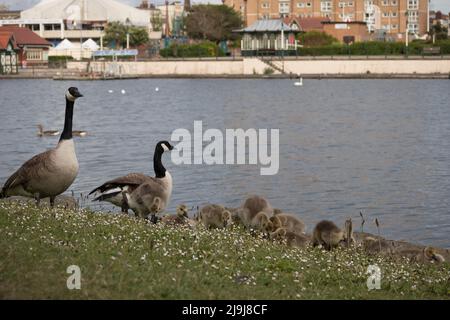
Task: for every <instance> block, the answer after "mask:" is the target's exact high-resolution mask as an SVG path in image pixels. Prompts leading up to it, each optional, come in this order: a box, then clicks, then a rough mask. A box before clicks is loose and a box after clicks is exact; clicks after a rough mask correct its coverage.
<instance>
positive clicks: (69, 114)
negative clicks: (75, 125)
mask: <svg viewBox="0 0 450 320" xmlns="http://www.w3.org/2000/svg"><path fill="white" fill-rule="evenodd" d="M73 105H74V101H70V100H69V99H67V98H66V117H65V119H64V130H63V132H62V133H61V138H60V139H59V141H61V140H69V139H72V119H73Z"/></svg>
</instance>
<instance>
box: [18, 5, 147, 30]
mask: <svg viewBox="0 0 450 320" xmlns="http://www.w3.org/2000/svg"><path fill="white" fill-rule="evenodd" d="M71 8H72V10H69V9H71ZM73 8H78V10H79V11H78V12H77V14H76V13H75V12H74V10H73ZM74 15H75V17H74ZM76 16H78V18H77V19H81V20H82V21H121V22H126V20H127V19H128V20H129V21H130V22H131V23H132V24H135V25H144V26H146V25H148V24H149V23H150V15H149V13H148V11H146V10H140V9H137V8H134V7H132V6H129V5H127V4H124V3H122V2H119V1H116V0H42V1H41V2H39V3H38V4H37V5H35V6H34V7H32V8H30V9H27V10H24V11H22V13H21V14H20V17H21V18H22V19H73V18H76Z"/></svg>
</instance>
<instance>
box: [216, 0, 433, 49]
mask: <svg viewBox="0 0 450 320" xmlns="http://www.w3.org/2000/svg"><path fill="white" fill-rule="evenodd" d="M224 3H225V4H226V5H228V6H230V7H233V8H235V10H237V11H239V12H241V14H242V16H243V17H244V20H245V25H246V26H249V25H251V24H252V23H253V22H255V21H256V20H258V19H277V18H280V17H297V18H300V19H301V18H317V17H320V18H328V19H330V20H332V21H336V22H347V21H364V22H366V24H367V28H368V31H369V32H382V33H384V34H386V35H388V36H391V37H392V38H396V39H398V40H400V39H402V38H403V39H404V37H405V34H406V30H407V28H408V31H409V33H410V34H416V35H419V36H421V35H423V34H425V33H426V32H427V31H428V30H429V22H428V14H429V12H428V5H429V4H428V0H224Z"/></svg>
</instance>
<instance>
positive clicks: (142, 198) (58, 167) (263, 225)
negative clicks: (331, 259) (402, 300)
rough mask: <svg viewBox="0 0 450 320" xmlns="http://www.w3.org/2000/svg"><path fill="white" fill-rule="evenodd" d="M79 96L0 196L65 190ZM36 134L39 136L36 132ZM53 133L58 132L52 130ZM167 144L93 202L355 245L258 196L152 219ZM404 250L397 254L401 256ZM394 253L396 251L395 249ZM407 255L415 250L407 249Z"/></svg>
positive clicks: (384, 245) (72, 96)
mask: <svg viewBox="0 0 450 320" xmlns="http://www.w3.org/2000/svg"><path fill="white" fill-rule="evenodd" d="M82 96H83V95H82V94H81V93H80V92H79V91H78V89H77V88H75V87H70V88H69V89H68V90H67V92H66V94H65V98H66V110H65V120H64V129H63V131H62V133H61V136H60V140H59V142H58V144H57V145H56V147H55V148H53V149H50V150H47V151H45V152H43V153H40V154H38V155H36V156H34V157H32V158H31V159H30V160H28V161H26V162H25V163H24V164H23V165H22V166H21V167H20V168H19V169H18V170H16V171H15V172H14V173H13V174H12V175H11V176H10V177H9V178H8V179H7V181H6V182H5V184H4V186H3V188H2V189H1V191H0V198H7V197H10V196H25V197H31V198H34V199H35V200H36V203H37V205H39V202H40V199H42V198H47V197H48V198H50V205H51V206H52V207H53V206H54V203H55V198H56V196H58V195H60V194H61V193H63V192H64V191H66V190H67V189H68V188H69V187H70V186H71V184H72V183H73V181H74V180H75V178H76V177H77V175H78V168H79V165H78V160H77V157H76V153H75V146H74V142H73V138H72V137H73V136H74V135H75V134H76V133H74V132H73V131H72V120H73V111H74V103H75V100H77V99H78V98H80V97H82ZM40 132H41V133H42V135H44V133H43V131H42V128H40ZM58 133H59V132H58ZM172 149H173V146H172V145H171V144H170V143H169V142H168V141H160V142H158V143H157V144H156V147H155V153H154V157H153V168H154V172H155V176H154V177H153V176H148V175H145V174H142V173H129V174H127V175H125V176H122V177H118V178H115V179H112V180H109V181H107V182H105V183H103V184H102V185H101V186H99V187H97V188H95V189H94V190H92V191H91V194H92V193H100V195H98V196H97V197H96V198H95V199H94V200H98V201H108V202H110V203H112V204H114V205H116V206H119V207H121V209H122V212H124V213H127V212H128V209H131V210H132V211H133V212H134V213H135V215H136V216H139V217H141V218H149V217H150V221H152V222H153V223H157V222H162V223H167V224H189V225H198V224H202V225H204V226H205V227H206V228H225V227H227V226H228V225H230V224H241V225H243V226H244V227H245V228H246V229H249V230H258V231H261V232H262V233H263V234H265V235H267V236H268V237H269V238H270V239H274V240H275V239H278V240H281V239H284V240H285V241H286V243H287V244H288V245H290V246H296V247H305V246H307V245H308V244H312V245H313V246H319V245H320V246H322V247H324V248H325V249H327V250H331V249H333V248H336V247H337V246H339V245H341V244H345V243H346V244H347V246H348V245H350V244H352V243H354V242H355V239H354V237H353V232H352V227H351V221H350V225H347V222H348V221H346V225H345V230H344V231H343V230H341V229H340V228H339V227H337V226H336V225H335V224H334V223H333V222H331V221H327V220H323V221H320V222H319V223H318V224H317V225H316V226H315V228H314V230H313V233H312V237H310V236H308V235H306V233H305V224H304V223H303V221H301V220H300V219H299V218H298V217H297V216H296V215H294V214H289V213H284V212H282V211H281V210H279V209H274V208H272V206H271V205H270V204H269V202H268V201H267V200H266V199H264V198H262V197H259V196H251V197H249V198H247V199H246V200H245V201H244V203H243V205H242V206H241V207H239V208H235V209H231V208H225V207H223V206H220V205H214V204H209V205H206V206H204V207H202V208H201V209H200V210H199V211H198V212H197V214H196V216H195V217H194V219H190V218H189V217H188V210H187V207H186V206H184V205H181V206H179V207H178V208H177V214H176V215H169V216H163V217H161V218H159V217H158V214H159V213H161V212H163V211H164V210H165V208H166V207H167V206H168V203H169V200H170V197H171V194H172V177H171V175H170V173H169V172H168V171H167V170H166V168H165V167H164V166H163V164H162V161H161V157H162V154H163V153H164V152H165V151H170V150H172ZM364 243H365V244H366V247H368V248H370V247H371V246H373V247H378V248H379V249H380V250H379V251H380V252H381V251H382V249H383V250H385V251H389V250H391V249H392V248H391V246H390V244H389V243H388V242H387V241H386V240H383V242H382V241H381V240H380V239H374V238H372V237H370V236H369V237H365V238H364ZM407 250H409V249H406V250H403V252H406V251H407ZM397 251H398V250H397ZM413 254H415V252H414V251H413ZM421 255H422V256H423V257H425V258H426V259H429V260H435V261H438V262H443V261H445V260H444V258H443V257H442V256H441V255H440V254H438V253H436V251H435V250H434V249H433V248H431V247H426V248H425V249H423V252H422V253H421Z"/></svg>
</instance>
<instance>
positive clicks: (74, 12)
mask: <svg viewBox="0 0 450 320" xmlns="http://www.w3.org/2000/svg"><path fill="white" fill-rule="evenodd" d="M110 21H120V22H122V23H128V24H132V25H136V26H143V27H146V28H147V29H148V30H150V26H151V24H150V14H149V12H148V11H147V10H140V9H137V8H134V7H131V6H128V5H126V4H123V3H121V2H118V1H115V0H42V1H41V2H40V3H38V4H37V5H35V6H34V7H32V8H30V9H28V10H24V11H22V12H21V14H20V18H19V19H0V26H1V25H15V26H22V27H27V28H29V29H31V30H33V31H34V32H35V33H36V34H37V35H39V36H40V37H42V38H45V39H47V40H48V41H50V42H52V43H53V44H54V45H57V44H58V43H59V42H61V41H62V40H63V39H69V40H70V41H72V42H78V44H79V45H80V43H82V42H84V40H86V39H89V38H91V39H93V40H95V41H99V40H100V39H101V38H102V36H103V30H104V28H105V26H106V24H107V23H108V22H110Z"/></svg>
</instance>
